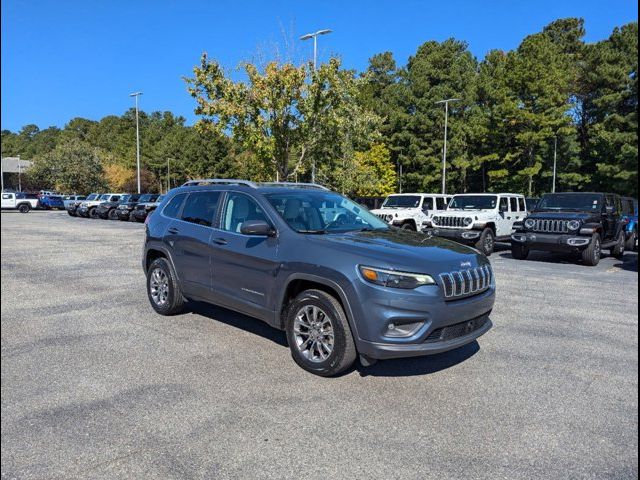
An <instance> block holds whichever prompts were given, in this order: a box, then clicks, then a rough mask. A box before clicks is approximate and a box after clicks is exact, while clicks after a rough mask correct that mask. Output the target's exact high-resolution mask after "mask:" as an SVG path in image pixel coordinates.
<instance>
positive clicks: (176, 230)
mask: <svg viewBox="0 0 640 480" xmlns="http://www.w3.org/2000/svg"><path fill="white" fill-rule="evenodd" d="M178 231H179V230H178V229H177V228H176V227H171V228H169V229H168V230H167V232H169V233H173V234H176V233H178Z"/></svg>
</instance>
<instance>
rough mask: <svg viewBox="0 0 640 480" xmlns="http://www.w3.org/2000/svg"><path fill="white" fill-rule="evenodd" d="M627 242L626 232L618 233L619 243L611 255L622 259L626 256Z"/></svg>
mask: <svg viewBox="0 0 640 480" xmlns="http://www.w3.org/2000/svg"><path fill="white" fill-rule="evenodd" d="M625 243H626V242H625V238H624V232H620V234H619V235H618V243H616V246H615V247H613V248H612V249H611V255H612V256H614V257H615V258H617V259H618V260H620V259H622V258H623V257H624V247H625Z"/></svg>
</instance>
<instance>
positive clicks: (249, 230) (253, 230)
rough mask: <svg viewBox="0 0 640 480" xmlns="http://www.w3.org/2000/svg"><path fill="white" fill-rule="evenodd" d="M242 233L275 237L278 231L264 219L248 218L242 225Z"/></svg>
mask: <svg viewBox="0 0 640 480" xmlns="http://www.w3.org/2000/svg"><path fill="white" fill-rule="evenodd" d="M240 233H241V234H243V235H253V236H259V237H273V236H275V234H276V231H275V230H274V229H273V227H272V226H271V225H269V224H268V223H267V222H265V221H264V220H247V221H246V222H242V225H240Z"/></svg>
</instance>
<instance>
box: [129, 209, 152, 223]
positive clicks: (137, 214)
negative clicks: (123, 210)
mask: <svg viewBox="0 0 640 480" xmlns="http://www.w3.org/2000/svg"><path fill="white" fill-rule="evenodd" d="M148 214H149V211H148V210H134V211H133V212H131V216H132V217H133V218H135V219H136V220H139V221H143V220H144V219H145V218H147V215H148Z"/></svg>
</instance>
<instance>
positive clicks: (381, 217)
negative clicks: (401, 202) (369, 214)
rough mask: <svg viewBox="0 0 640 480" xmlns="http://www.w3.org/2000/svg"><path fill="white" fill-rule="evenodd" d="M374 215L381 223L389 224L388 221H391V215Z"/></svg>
mask: <svg viewBox="0 0 640 480" xmlns="http://www.w3.org/2000/svg"><path fill="white" fill-rule="evenodd" d="M375 215H376V217H378V218H379V219H380V220H383V221H385V222H387V223H388V222H390V221H391V219H392V218H393V217H392V216H391V215H389V214H384V213H376V214H375Z"/></svg>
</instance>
